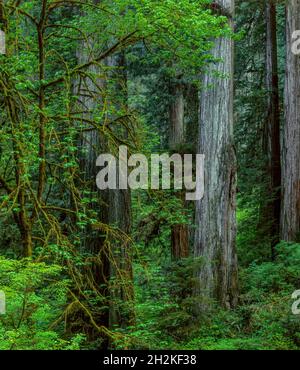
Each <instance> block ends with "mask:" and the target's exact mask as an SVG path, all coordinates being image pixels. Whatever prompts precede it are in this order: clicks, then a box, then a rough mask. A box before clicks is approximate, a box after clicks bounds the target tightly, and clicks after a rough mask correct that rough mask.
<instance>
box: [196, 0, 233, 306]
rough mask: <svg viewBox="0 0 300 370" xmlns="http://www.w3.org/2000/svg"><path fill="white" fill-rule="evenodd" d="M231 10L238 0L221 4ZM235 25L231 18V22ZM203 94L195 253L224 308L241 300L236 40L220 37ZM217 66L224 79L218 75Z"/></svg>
mask: <svg viewBox="0 0 300 370" xmlns="http://www.w3.org/2000/svg"><path fill="white" fill-rule="evenodd" d="M218 3H219V4H220V5H221V6H222V7H223V8H225V9H227V11H229V12H230V13H231V14H233V12H234V2H233V1H232V0H223V1H219V2H218ZM229 21H230V23H231V22H232V21H231V20H229ZM212 55H213V56H215V57H217V58H222V62H218V63H216V64H212V65H211V67H210V70H209V71H208V72H207V74H206V75H205V76H204V79H203V91H202V92H201V96H200V133H199V136H200V144H199V153H201V154H204V155H205V178H204V179H205V193H204V197H203V199H202V200H201V201H197V203H196V226H197V230H196V232H195V245H194V254H195V256H196V257H202V258H203V267H202V268H201V270H200V271H199V273H198V274H199V279H200V288H199V289H200V295H204V296H207V297H211V298H215V299H217V300H218V301H219V302H220V303H221V304H222V305H223V306H225V307H228V308H230V307H234V306H235V305H236V304H237V300H238V281H237V256H236V247H235V243H236V157H235V149H234V141H233V41H232V40H230V39H229V38H221V39H218V40H216V43H215V46H214V48H213V50H212ZM215 70H217V71H218V72H220V73H221V74H223V75H224V76H225V77H224V78H220V77H215V76H214V75H213V71H215Z"/></svg>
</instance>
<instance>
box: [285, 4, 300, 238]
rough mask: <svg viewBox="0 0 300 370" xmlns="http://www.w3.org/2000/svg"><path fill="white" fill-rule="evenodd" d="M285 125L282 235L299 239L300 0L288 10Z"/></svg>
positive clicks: (289, 5) (288, 7) (288, 6)
mask: <svg viewBox="0 0 300 370" xmlns="http://www.w3.org/2000/svg"><path fill="white" fill-rule="evenodd" d="M286 17H287V18H286V73H285V126H284V134H283V151H282V155H283V158H282V198H283V199H282V210H281V238H282V239H283V240H286V241H296V240H297V241H299V231H300V93H299V92H300V57H299V55H295V54H293V53H292V34H293V32H294V31H296V30H300V0H289V1H288V2H287V12H286Z"/></svg>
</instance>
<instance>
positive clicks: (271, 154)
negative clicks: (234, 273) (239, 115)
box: [265, 0, 281, 258]
mask: <svg viewBox="0 0 300 370" xmlns="http://www.w3.org/2000/svg"><path fill="white" fill-rule="evenodd" d="M266 88H267V94H268V95H267V104H268V110H267V120H266V138H265V148H266V154H267V173H268V177H269V179H268V180H269V181H268V191H269V194H270V201H269V202H268V204H267V210H266V211H267V212H266V215H267V219H266V220H265V221H266V222H268V224H269V225H271V227H270V230H269V232H270V235H271V236H272V241H271V249H272V257H273V258H274V246H275V245H276V244H277V243H278V242H279V229H280V201H281V199H280V185H281V164H280V113H279V88H278V63H277V22H276V5H275V2H274V1H273V0H268V1H267V3H266Z"/></svg>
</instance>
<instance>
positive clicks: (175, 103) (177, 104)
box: [169, 81, 189, 260]
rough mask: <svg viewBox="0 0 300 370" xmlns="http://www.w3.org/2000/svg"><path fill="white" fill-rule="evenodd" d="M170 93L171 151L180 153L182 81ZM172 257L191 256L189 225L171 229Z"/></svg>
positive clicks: (176, 226) (180, 199) (182, 110)
mask: <svg viewBox="0 0 300 370" xmlns="http://www.w3.org/2000/svg"><path fill="white" fill-rule="evenodd" d="M170 93H171V96H172V101H171V104H170V110H169V121H170V126H169V131H170V132H169V146H170V150H171V151H175V152H178V151H179V152H180V151H181V148H180V146H182V145H183V144H184V94H183V85H182V83H180V81H177V82H171V84H170ZM178 196H179V201H180V202H181V205H182V208H184V206H185V197H184V194H183V192H180V193H178ZM171 256H172V259H174V260H178V259H181V258H186V257H188V256H189V232H188V225H186V224H175V225H172V227H171Z"/></svg>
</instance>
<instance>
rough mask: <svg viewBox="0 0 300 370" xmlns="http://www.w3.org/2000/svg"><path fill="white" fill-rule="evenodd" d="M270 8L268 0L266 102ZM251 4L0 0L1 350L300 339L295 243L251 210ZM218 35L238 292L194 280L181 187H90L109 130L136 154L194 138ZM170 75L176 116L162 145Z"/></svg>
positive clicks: (266, 194)
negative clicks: (179, 124) (232, 166)
mask: <svg viewBox="0 0 300 370" xmlns="http://www.w3.org/2000/svg"><path fill="white" fill-rule="evenodd" d="M284 8H285V4H282V3H281V2H278V4H277V30H278V31H277V32H278V33H277V44H278V62H279V70H278V75H279V90H280V107H283V87H284V77H285V59H284V58H285V46H284V44H285V38H284V24H285V12H284ZM264 12H265V2H261V1H251V2H247V1H237V4H236V15H235V24H236V26H235V32H234V33H233V31H232V30H231V28H230V26H229V25H228V14H227V13H224V12H222V11H221V10H220V9H218V8H217V11H216V9H215V8H214V7H212V6H211V1H209V0H197V1H196V0H177V1H173V0H164V1H155V0H114V1H109V0H103V1H83V2H81V1H73V0H69V1H57V0H48V1H47V0H43V1H40V0H26V1H13V0H4V1H1V0H0V28H1V29H2V30H4V31H5V33H6V53H5V54H4V55H0V107H1V111H0V123H1V128H0V131H1V133H0V291H4V292H5V295H6V305H7V307H6V314H5V315H0V349H1V350H2V349H4V350H9V349H51V350H54V349H64V350H72V349H99V348H112V349H249V350H250V349H251V350H252V349H299V347H300V317H299V316H297V315H294V314H293V313H292V311H291V306H292V303H293V300H292V298H291V295H292V293H293V292H294V291H295V290H297V289H300V269H299V266H300V244H298V243H299V240H298V239H297V238H294V239H293V240H282V241H280V242H279V243H276V246H274V245H273V241H274V238H275V236H274V235H273V234H272V229H271V227H270V225H272V223H273V222H274V220H273V219H272V218H270V217H269V216H268V213H266V209H267V207H268V205H269V204H271V203H272V201H273V200H274V197H275V194H274V193H272V191H270V189H269V180H268V167H267V166H266V162H267V154H266V151H265V146H264V140H265V136H264V135H265V122H266V110H267V104H268V102H267V96H268V91H267V89H266V86H265V68H266V66H265V54H264V53H265V42H266V41H265V38H266V35H265V27H266V19H265V17H264V14H265V13H264ZM219 39H234V40H235V43H236V45H235V64H236V68H235V75H234V76H231V78H234V85H235V104H234V112H235V126H234V127H235V132H234V135H235V142H236V147H235V149H236V156H237V173H238V182H237V189H238V190H237V212H236V213H237V216H236V218H237V223H238V228H237V230H238V231H237V238H236V249H237V255H238V282H239V288H238V291H239V292H238V297H239V299H238V304H237V305H236V306H235V307H224V305H222V304H220V302H219V300H218V297H217V296H216V297H214V296H213V297H212V296H205V295H203V294H198V293H197V292H199V291H200V290H201V289H202V285H201V284H202V282H201V279H199V275H198V274H197V271H201V269H202V268H203V266H204V264H205V260H204V258H202V257H201V256H198V255H197V254H196V253H195V250H194V246H193V243H194V241H193V240H194V232H195V230H196V228H197V227H198V228H199V227H200V228H201V225H197V224H196V220H195V206H194V204H193V202H183V201H182V194H181V191H173V190H167V191H162V190H135V191H131V192H129V191H128V192H127V191H126V192H125V191H124V192H123V193H122V192H121V193H120V192H118V191H106V190H105V191H102V192H101V191H100V190H99V189H97V188H96V174H97V167H96V157H97V156H98V155H99V154H101V153H106V152H109V153H113V154H116V153H117V152H118V147H119V146H120V145H122V144H123V145H124V144H125V145H127V146H128V148H129V151H130V153H136V152H139V153H144V154H145V155H146V156H147V157H149V156H150V154H151V153H164V152H172V151H174V152H176V151H177V152H179V153H193V154H195V153H197V150H198V146H197V145H198V141H199V138H198V131H199V128H198V125H199V122H198V120H199V114H198V110H199V97H198V94H199V92H200V93H201V92H202V90H203V86H202V77H203V76H204V75H205V74H207V73H209V68H211V66H214V65H217V63H220V60H218V59H216V58H215V57H214V56H213V55H212V53H211V49H212V48H213V45H214V42H215V40H219ZM215 72H216V71H215ZM215 74H216V75H217V78H218V79H220V80H226V78H228V76H225V75H220V74H218V73H215ZM179 85H180V88H182V91H183V93H182V94H183V97H184V98H183V99H184V106H185V112H184V126H185V129H184V140H183V142H182V143H180V145H177V147H176V148H175V149H174V148H170V143H169V137H170V133H169V130H170V122H169V121H170V107H171V106H172V104H173V105H174V104H175V103H174V102H175V101H176V97H177V95H176V94H177V93H175V94H174V86H176V87H178V86H179ZM280 118H281V125H283V121H284V118H283V113H281V117H280ZM177 144H178V143H177ZM220 181H221V180H220ZM209 217H210V216H207V218H206V220H204V222H207V223H209V222H210V221H211V220H210V218H209ZM174 225H175V226H176V225H181V226H182V225H183V226H185V227H186V230H188V232H187V235H188V236H187V239H188V241H187V244H188V253H186V254H187V255H185V256H184V257H182V258H174V253H173V252H172V243H173V242H172V240H173V239H172V238H174V236H173V230H174ZM277 236H278V235H277ZM278 237H279V236H278ZM281 239H283V238H281Z"/></svg>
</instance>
